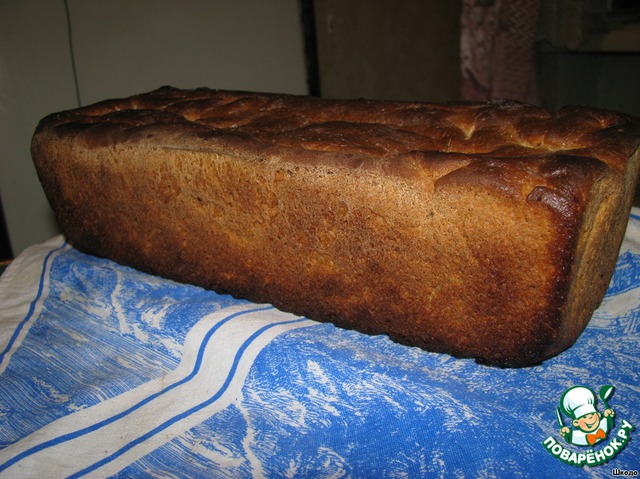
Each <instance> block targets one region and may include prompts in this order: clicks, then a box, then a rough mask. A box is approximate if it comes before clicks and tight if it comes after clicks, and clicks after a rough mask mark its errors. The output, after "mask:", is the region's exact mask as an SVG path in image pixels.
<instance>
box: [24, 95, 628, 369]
mask: <svg viewBox="0 0 640 479" xmlns="http://www.w3.org/2000/svg"><path fill="white" fill-rule="evenodd" d="M639 141H640V127H639V123H638V120H637V119H636V118H633V117H630V116H628V115H623V114H618V113H613V112H607V111H600V110H594V109H589V108H583V107H569V108H565V109H563V110H561V111H560V112H558V113H557V114H555V115H551V114H549V113H547V112H546V111H544V110H543V109H541V108H537V107H533V106H530V105H525V104H522V103H515V102H504V101H494V102H489V103H449V104H429V103H409V102H382V101H367V100H352V101H346V100H334V101H330V100H320V99H317V98H311V97H301V96H291V95H275V94H259V93H252V92H229V91H216V90H209V89H196V90H178V89H174V88H171V87H165V88H162V89H159V90H156V91H153V92H150V93H147V94H142V95H136V96H133V97H130V98H125V99H116V100H108V101H105V102H101V103H98V104H95V105H91V106H88V107H84V108H80V109H76V110H72V111H66V112H61V113H57V114H53V115H50V116H48V117H46V118H44V119H43V120H42V121H41V122H40V124H39V125H38V128H37V130H36V132H35V134H34V138H33V142H32V154H33V158H34V162H35V165H36V168H37V170H38V174H39V176H40V179H41V181H42V184H43V188H44V190H45V193H46V194H47V197H48V198H49V201H50V202H51V204H52V207H53V209H54V212H55V213H56V216H57V218H58V221H59V223H60V226H61V228H62V230H63V231H64V232H65V234H66V235H67V237H68V240H69V241H70V243H71V244H73V245H74V246H76V247H77V248H79V249H80V250H82V251H86V252H88V253H91V254H95V255H99V256H104V257H108V258H111V259H113V260H115V261H117V262H119V263H122V264H125V265H129V266H132V267H135V268H138V269H140V270H144V271H147V272H150V273H152V274H157V275H161V276H164V277H167V278H171V279H174V280H177V281H181V282H187V283H192V284H196V285H199V286H203V287H205V288H211V289H215V290H217V291H219V292H223V293H230V294H232V295H234V296H236V297H239V298H246V299H250V300H252V301H256V302H268V303H272V304H274V305H275V306H277V307H279V308H281V309H283V310H286V311H290V312H293V313H296V314H300V315H305V316H307V317H309V318H311V319H316V320H319V321H331V322H333V323H335V324H337V325H339V326H342V327H346V328H351V329H357V330H359V331H362V332H366V333H370V334H388V335H389V336H390V337H391V338H392V339H394V340H396V341H399V342H403V343H406V344H409V345H414V346H419V347H422V348H425V349H427V350H431V351H438V352H445V353H449V354H452V355H454V356H458V357H472V358H475V359H476V360H478V361H480V362H483V363H486V364H491V365H497V366H507V367H521V366H529V365H533V364H537V363H539V362H541V361H543V360H545V359H547V358H549V357H552V356H554V355H556V354H558V353H559V352H561V351H563V350H564V349H566V348H567V347H569V346H570V345H572V344H573V343H574V342H575V340H576V339H577V337H578V336H579V335H580V333H581V332H582V330H583V329H584V327H585V326H586V324H587V322H588V320H589V318H590V317H591V315H592V313H593V311H594V309H595V308H596V307H597V305H598V304H599V303H600V301H601V300H602V297H603V295H604V293H605V291H606V288H607V285H608V283H609V280H610V278H611V275H612V273H613V268H614V266H615V261H616V258H617V254H618V250H619V247H620V243H621V241H622V237H623V234H624V229H625V226H626V222H627V219H628V214H629V211H630V208H631V201H632V199H633V193H634V190H635V184H636V182H637V177H638V163H639V161H640V158H639V154H638V151H637V147H638V143H639Z"/></svg>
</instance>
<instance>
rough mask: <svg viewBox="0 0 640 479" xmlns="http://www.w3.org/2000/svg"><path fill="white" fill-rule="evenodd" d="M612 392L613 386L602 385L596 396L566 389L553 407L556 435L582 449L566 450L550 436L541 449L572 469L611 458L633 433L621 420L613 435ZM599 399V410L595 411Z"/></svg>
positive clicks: (583, 388) (582, 389)
mask: <svg viewBox="0 0 640 479" xmlns="http://www.w3.org/2000/svg"><path fill="white" fill-rule="evenodd" d="M613 392H614V387H613V386H610V385H605V386H602V387H601V388H600V389H599V391H598V395H597V396H596V394H595V392H594V391H592V390H591V389H589V388H588V387H586V386H573V387H571V388H569V389H567V390H566V391H565V392H564V393H563V394H562V396H561V398H560V404H559V405H558V407H557V408H556V421H557V423H558V428H559V435H560V437H561V438H563V439H564V441H565V442H566V443H568V444H570V445H573V446H578V447H579V448H581V449H577V450H575V451H574V450H572V449H571V448H567V447H565V446H564V445H563V444H561V443H560V442H559V441H557V440H556V439H555V438H554V437H553V436H549V437H548V438H547V439H546V440H545V441H544V442H543V446H544V447H545V448H546V449H547V450H548V451H549V452H550V453H551V454H553V455H554V456H556V457H557V458H558V459H560V460H561V461H563V462H566V463H567V464H572V465H574V466H585V465H587V466H597V465H600V464H604V463H605V462H608V461H610V460H611V459H613V458H614V457H615V456H616V455H617V454H618V453H619V452H620V451H622V449H624V447H625V446H626V445H627V442H629V439H630V438H631V431H633V430H634V427H633V426H632V425H631V424H630V423H629V422H628V421H626V420H624V419H623V420H622V421H621V424H620V426H619V428H618V430H617V431H616V432H614V426H615V424H614V418H615V417H616V413H615V411H614V409H613V408H611V407H610V406H609V400H610V399H611V396H613ZM598 398H599V399H600V401H601V402H602V407H603V410H602V411H599V410H598ZM584 448H586V449H584Z"/></svg>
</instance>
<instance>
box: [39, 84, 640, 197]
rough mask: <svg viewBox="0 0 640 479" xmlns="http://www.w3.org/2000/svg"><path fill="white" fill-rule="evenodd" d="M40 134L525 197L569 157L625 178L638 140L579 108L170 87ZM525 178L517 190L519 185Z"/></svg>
mask: <svg viewBox="0 0 640 479" xmlns="http://www.w3.org/2000/svg"><path fill="white" fill-rule="evenodd" d="M372 103H376V104H377V107H376V108H371V106H372V105H371V104H372ZM44 127H46V128H47V129H53V130H54V131H55V130H58V133H59V134H61V135H68V134H69V133H72V132H73V135H72V136H74V137H76V140H80V142H81V143H82V145H83V147H88V148H91V147H97V146H106V145H109V144H114V143H123V142H129V141H132V142H138V143H140V142H144V143H145V145H146V146H148V147H157V148H175V149H181V148H185V149H193V148H198V149H199V150H207V149H210V150H213V151H215V150H218V149H220V148H224V151H225V152H226V153H228V152H229V151H233V150H234V149H236V148H241V149H242V154H243V155H246V154H247V152H248V151H249V152H252V153H253V154H254V155H255V156H256V157H257V158H263V159H264V158H269V157H277V158H279V159H283V158H284V159H295V161H296V162H311V163H313V162H315V161H321V162H322V163H323V165H325V166H327V162H328V163H329V164H334V165H335V166H336V167H337V166H339V167H351V168H360V169H366V168H384V170H385V171H386V172H388V173H391V174H397V175H401V176H402V175H411V174H414V169H412V168H411V164H412V162H413V161H418V162H419V161H420V160H421V159H422V158H428V159H429V161H432V162H433V161H442V162H447V163H449V162H451V161H454V162H456V163H458V164H457V165H456V167H455V168H453V171H451V170H452V169H451V168H445V169H444V170H443V171H444V173H445V174H444V175H443V177H442V178H439V179H438V183H437V186H440V187H442V186H444V185H446V184H456V183H460V182H463V183H464V182H467V181H472V182H473V183H475V184H482V185H485V186H488V187H492V188H495V189H497V190H500V191H503V192H506V193H511V194H516V195H518V194H523V195H524V196H525V197H526V196H527V195H528V194H529V193H530V192H531V191H532V189H533V188H534V187H535V186H540V185H541V184H542V185H544V184H546V183H549V182H554V178H556V179H558V178H559V177H562V181H564V180H565V179H566V178H565V176H566V175H564V174H563V171H564V170H565V169H566V168H571V165H574V164H576V161H575V160H576V159H578V160H579V165H580V166H579V168H580V170H581V171H582V172H583V174H588V172H589V171H591V174H596V175H597V174H598V173H597V172H598V171H602V170H601V169H602V167H603V166H605V165H606V166H608V167H609V168H611V169H613V170H618V171H623V170H624V169H625V167H626V162H627V159H628V158H629V156H630V154H631V153H632V152H633V150H634V149H635V148H636V147H637V143H638V135H639V134H640V123H639V122H638V120H637V119H636V118H634V117H632V116H628V115H624V114H620V113H615V112H610V111H601V110H595V109H592V108H586V107H579V106H572V107H566V108H564V109H561V110H560V111H559V112H558V113H557V114H555V115H552V114H550V113H548V112H547V111H546V110H544V109H543V108H539V107H535V106H531V105H527V104H523V103H519V102H512V101H492V102H488V103H467V102H460V103H422V102H392V101H386V102H379V101H370V100H349V101H345V100H337V101H334V100H323V99H318V98H313V97H304V96H295V95H281V94H265V93H252V92H229V91H218V90H210V89H207V88H199V89H195V90H180V89H175V88H172V87H163V88H160V89H158V90H155V91H153V92H150V93H145V94H141V95H135V96H132V97H129V98H125V99H114V100H106V101H103V102H100V103H96V104H94V105H91V106H87V107H84V108H80V109H76V110H71V111H67V112H62V113H57V114H54V115H51V116H49V117H47V118H45V119H44V120H43V121H42V122H41V126H40V128H39V129H42V128H44ZM52 133H53V132H52ZM54 134H55V133H54ZM327 153H330V154H327ZM505 160H507V161H505ZM525 173H526V174H525ZM532 174H533V177H535V179H536V181H533V182H531V178H532ZM589 176H591V175H589ZM525 177H527V178H528V179H529V181H527V184H526V185H525V184H522V183H521V181H519V180H524V178H525ZM574 180H575V178H574ZM534 183H535V184H534ZM555 183H557V181H555ZM536 201H540V198H536Z"/></svg>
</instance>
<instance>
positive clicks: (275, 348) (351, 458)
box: [0, 209, 640, 478]
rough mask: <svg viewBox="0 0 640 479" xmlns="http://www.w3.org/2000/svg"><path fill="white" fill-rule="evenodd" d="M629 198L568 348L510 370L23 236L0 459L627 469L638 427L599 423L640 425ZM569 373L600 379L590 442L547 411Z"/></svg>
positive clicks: (279, 469) (539, 473) (3, 351)
mask: <svg viewBox="0 0 640 479" xmlns="http://www.w3.org/2000/svg"><path fill="white" fill-rule="evenodd" d="M639 215H640V211H639V210H636V209H634V210H633V213H632V215H631V218H630V223H629V227H628V230H627V235H626V238H625V242H624V245H623V248H622V250H621V254H620V258H619V261H618V265H617V269H616V273H615V276H614V279H613V281H612V283H611V287H610V289H609V291H608V293H607V297H606V298H605V300H604V302H603V304H602V305H601V307H600V308H599V310H598V311H597V312H596V314H595V315H594V318H593V319H592V321H591V323H590V325H589V326H588V328H587V330H586V331H585V332H584V334H583V335H582V336H581V337H580V339H579V340H578V342H577V343H576V344H575V346H574V347H572V348H571V349H569V350H568V351H566V352H564V353H562V354H561V355H559V356H558V357H556V358H553V359H551V360H549V361H547V362H545V363H544V364H542V365H540V366H536V367H533V368H526V369H519V370H509V369H506V370H503V369H497V368H489V367H484V366H480V365H477V364H475V363H474V362H473V361H472V360H459V359H454V358H451V357H449V356H447V355H442V354H433V353H428V352H425V351H422V350H419V349H416V348H410V347H405V346H401V345H398V344H395V343H393V342H391V341H390V340H389V339H388V338H386V337H385V336H366V335H362V334H359V333H356V332H353V331H346V330H342V329H339V328H336V327H334V326H332V325H330V324H320V323H316V322H313V321H309V320H307V319H305V318H300V317H296V316H293V315H291V314H288V313H283V312H281V311H278V310H276V309H275V308H273V307H271V306H269V305H257V304H252V303H249V302H246V301H241V300H236V299H234V298H231V297H229V296H222V295H218V294H216V293H214V292H212V291H205V290H203V289H200V288H196V287H193V286H187V285H181V284H177V283H174V282H171V281H168V280H164V279H160V278H157V277H153V276H149V275H146V274H144V273H141V272H138V271H136V270H133V269H130V268H126V267H123V266H120V265H117V264H115V263H113V262H111V261H108V260H104V259H98V258H95V257H92V256H88V255H84V254H82V253H80V252H78V251H76V250H75V249H73V248H71V247H70V246H68V245H67V244H65V243H64V241H63V239H62V238H61V237H57V238H53V239H52V240H50V241H48V242H46V243H43V244H41V245H36V246H33V247H31V248H29V249H28V250H26V251H25V252H24V253H23V254H22V255H20V256H19V257H18V258H17V259H16V260H15V261H14V262H13V263H12V264H11V266H10V267H9V268H8V269H7V271H6V272H5V274H4V275H3V276H2V277H1V278H0V477H11V478H14V477H37V478H42V477H47V478H55V477H120V478H136V477H176V478H218V477H223V478H246V477H269V478H280V477H292V478H299V477H300V478H308V477H311V478H316V477H336V478H337V477H351V478H386V477H390V478H391V477H393V478H396V477H408V478H413V477H453V476H455V477H461V478H462V477H470V478H476V477H508V478H518V477H531V476H532V475H535V477H554V478H556V477H559V476H561V475H567V474H571V476H572V477H611V474H612V471H613V469H614V468H617V469H618V470H621V471H633V470H638V469H639V468H640V446H639V445H638V444H639V443H638V440H637V439H635V438H632V440H630V441H628V442H624V444H622V442H621V441H620V440H618V439H616V437H617V436H616V434H617V433H618V432H620V431H621V430H622V433H625V434H628V435H629V436H631V437H632V436H633V435H634V434H635V431H633V432H632V431H631V430H630V429H629V428H627V426H626V425H627V424H629V425H633V424H635V425H637V424H640V387H639V386H638V385H639V384H640V377H639V376H640V348H639V347H638V345H639V339H640V216H639ZM573 385H586V386H588V387H590V388H592V389H593V390H594V391H597V390H598V388H599V387H601V386H603V385H613V386H614V388H615V393H614V394H613V396H612V397H610V398H609V399H608V406H609V407H611V408H612V409H614V410H615V413H616V416H615V421H614V429H613V430H612V431H611V432H610V433H609V437H608V438H607V440H603V441H601V442H600V443H599V444H596V445H595V446H593V447H592V448H584V447H579V446H573V445H572V444H568V443H567V442H566V441H565V440H563V439H562V436H561V435H560V432H559V431H560V425H559V423H558V421H559V420H562V421H564V423H566V425H568V426H571V418H569V417H564V418H558V417H557V416H556V410H557V407H558V405H559V401H560V398H561V396H562V394H563V392H564V391H565V390H566V389H567V388H569V387H571V386H573ZM597 407H598V409H599V411H602V410H604V406H603V405H601V404H598V405H597ZM622 433H621V434H622ZM638 434H640V432H638ZM620 437H622V436H620ZM634 439H635V440H634ZM612 440H613V441H614V442H613V444H612V443H611V441H612ZM616 441H617V442H616ZM614 446H615V447H614ZM607 448H608V449H607ZM614 449H615V450H614ZM563 451H568V452H563ZM612 451H613V452H612ZM570 453H575V455H574V460H573V462H574V463H572V460H571V459H569V460H567V457H569V456H568V454H570ZM579 454H580V455H581V456H579ZM578 457H582V458H583V459H582V462H581V463H580V464H578V465H576V464H575V458H578ZM586 458H590V459H592V461H591V462H589V463H587V462H585V461H586V460H587V459H586ZM594 461H595V462H594Z"/></svg>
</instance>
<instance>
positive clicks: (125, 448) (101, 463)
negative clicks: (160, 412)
mask: <svg viewBox="0 0 640 479" xmlns="http://www.w3.org/2000/svg"><path fill="white" fill-rule="evenodd" d="M262 309H270V308H262ZM251 312H255V310H253V311H251ZM305 321H308V320H307V319H306V318H297V319H293V320H288V321H280V322H277V323H272V324H268V325H266V326H263V327H262V328H260V329H259V330H257V331H256V332H254V333H253V334H252V335H251V336H250V337H249V339H247V340H246V341H245V342H244V343H243V344H242V346H241V347H240V348H239V349H238V351H237V353H236V355H235V357H234V360H233V366H232V367H231V369H230V370H229V374H228V375H227V378H226V380H225V382H224V384H223V385H222V386H221V388H220V389H219V390H218V391H217V392H216V394H214V395H213V396H211V397H210V398H209V399H208V400H207V401H204V402H202V403H200V404H198V405H197V406H195V407H192V408H191V409H188V410H187V411H184V412H183V413H181V414H178V415H176V416H174V417H173V418H172V419H170V420H168V421H165V422H164V423H162V424H160V425H158V426H157V427H156V428H154V429H153V430H152V431H150V432H148V433H147V434H144V435H142V436H140V437H138V438H137V439H134V440H133V441H131V442H129V443H128V444H126V445H125V446H123V447H122V448H120V449H119V450H118V451H116V452H114V453H113V454H111V455H110V456H108V457H106V458H104V459H103V460H101V461H99V462H97V463H95V464H92V465H91V466H89V467H87V468H85V469H83V470H82V471H79V472H77V473H75V474H73V475H71V476H69V479H72V478H77V477H82V476H83V475H85V474H88V473H89V472H92V471H95V470H96V469H99V468H100V467H102V466H104V465H105V464H108V463H109V462H111V461H113V460H114V459H116V458H118V457H119V456H121V455H123V454H124V453H125V452H127V451H128V450H130V449H132V448H133V447H135V446H137V445H138V444H141V443H142V442H144V441H146V440H148V439H150V438H151V437H153V436H155V435H156V434H158V433H160V432H162V431H164V430H165V429H167V428H168V427H169V426H171V425H173V424H174V423H176V422H178V421H181V420H182V419H184V418H186V417H188V416H190V415H192V414H194V413H195V412H197V411H200V410H201V409H204V408H205V407H207V406H209V405H211V404H213V403H214V402H216V401H217V400H218V399H219V398H220V396H222V394H224V392H225V391H226V390H227V388H228V387H229V385H230V384H231V381H232V380H233V378H234V375H235V372H236V369H237V368H238V363H239V362H240V359H241V358H242V355H243V354H244V352H245V351H246V349H247V348H248V347H249V345H250V344H251V343H252V342H253V341H254V340H255V339H256V338H257V337H258V336H260V335H261V334H263V333H264V332H265V331H267V330H269V329H271V328H273V327H275V326H282V325H285V324H292V323H300V322H305ZM207 336H210V335H209V334H208V335H207ZM203 349H204V344H203V346H202V347H201V350H200V352H199V353H198V356H199V358H198V361H201V357H200V356H201V354H202V350H203Z"/></svg>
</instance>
